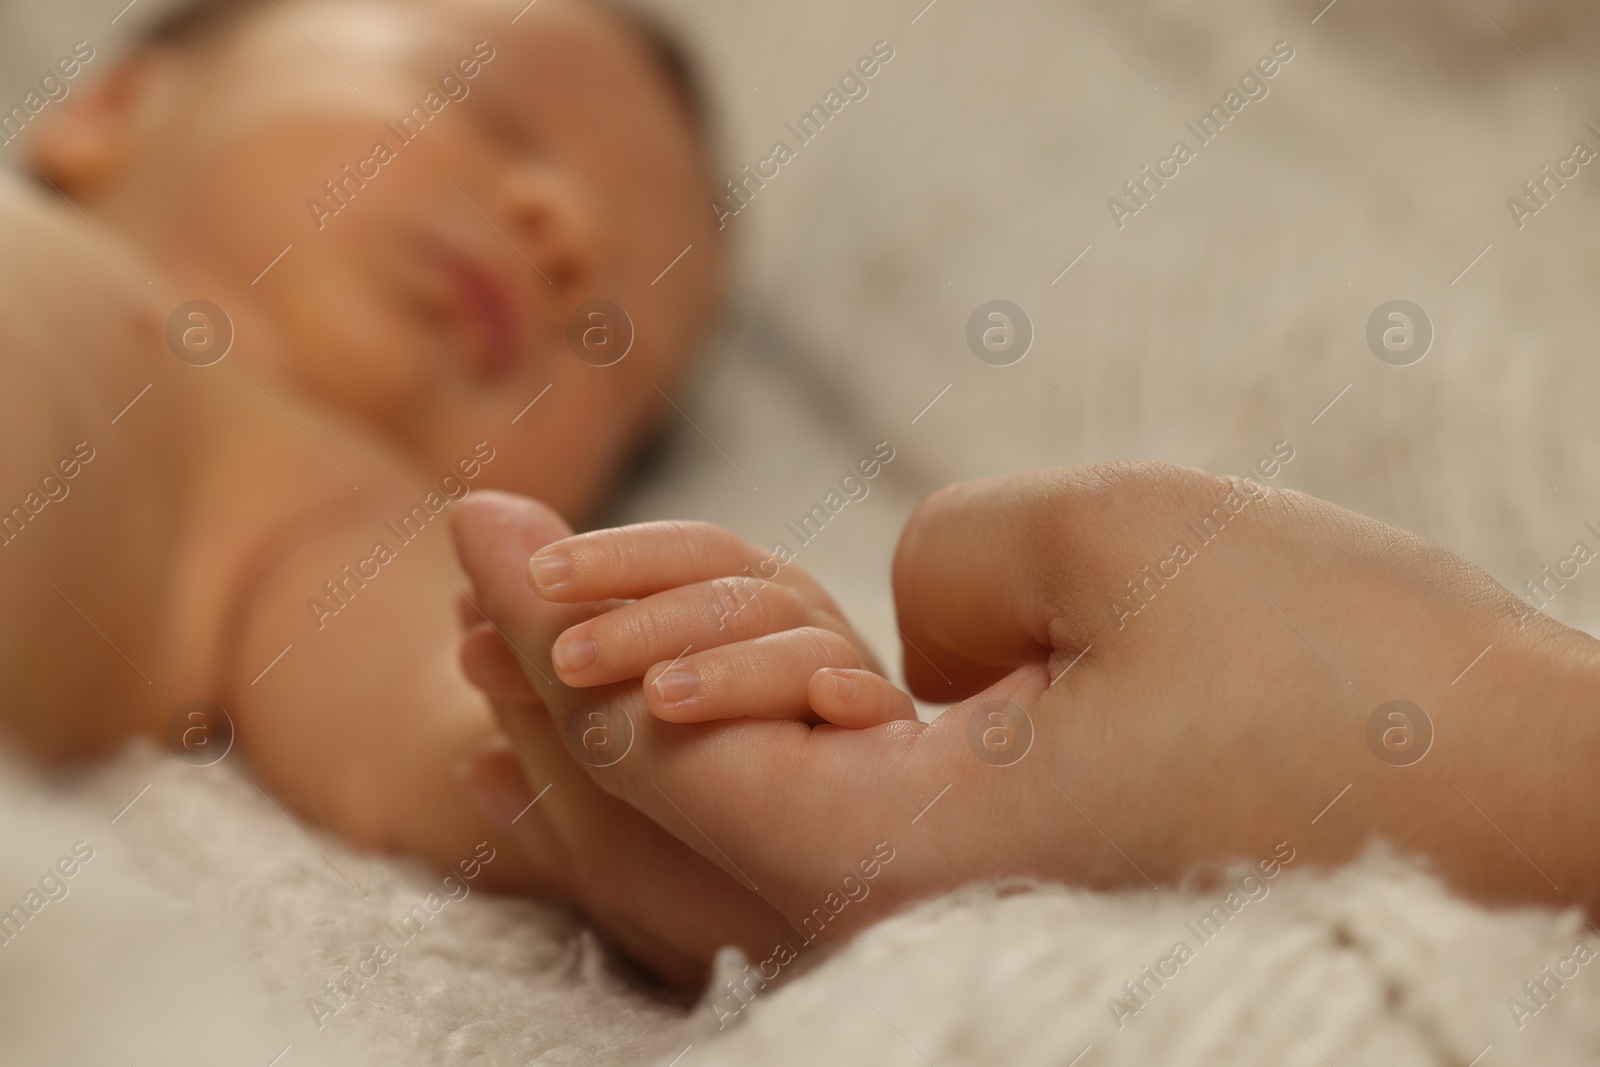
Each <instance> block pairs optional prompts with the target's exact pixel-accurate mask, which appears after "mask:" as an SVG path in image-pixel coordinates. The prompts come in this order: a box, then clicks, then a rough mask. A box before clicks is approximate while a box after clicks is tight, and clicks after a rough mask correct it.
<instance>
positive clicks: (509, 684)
mask: <svg viewBox="0 0 1600 1067" xmlns="http://www.w3.org/2000/svg"><path fill="white" fill-rule="evenodd" d="M461 669H462V671H463V672H464V673H465V674H466V676H467V681H469V682H471V683H472V684H473V685H474V686H476V687H477V688H478V689H480V690H482V691H483V693H484V695H485V696H487V697H488V698H489V699H490V700H491V701H493V702H495V703H499V704H538V703H539V702H540V701H539V692H538V690H536V689H534V687H533V683H532V682H530V681H528V676H527V674H526V673H524V671H523V667H522V664H521V662H520V661H518V659H517V654H516V653H515V652H513V651H512V650H511V646H510V645H508V644H506V642H505V638H503V637H501V636H500V634H499V633H498V632H496V630H495V628H494V626H493V625H491V624H490V623H488V622H480V623H476V624H474V625H473V626H471V627H469V628H468V630H467V632H466V633H465V634H463V635H462V637H461Z"/></svg>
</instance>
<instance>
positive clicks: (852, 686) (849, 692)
mask: <svg viewBox="0 0 1600 1067" xmlns="http://www.w3.org/2000/svg"><path fill="white" fill-rule="evenodd" d="M827 673H828V677H829V678H832V679H833V698H834V699H835V700H837V701H839V702H840V703H842V704H848V703H850V702H851V701H853V700H855V699H856V698H857V697H859V696H860V695H861V683H860V682H857V681H856V680H855V679H854V678H851V677H850V676H849V675H845V674H836V673H834V672H833V671H828V672H827Z"/></svg>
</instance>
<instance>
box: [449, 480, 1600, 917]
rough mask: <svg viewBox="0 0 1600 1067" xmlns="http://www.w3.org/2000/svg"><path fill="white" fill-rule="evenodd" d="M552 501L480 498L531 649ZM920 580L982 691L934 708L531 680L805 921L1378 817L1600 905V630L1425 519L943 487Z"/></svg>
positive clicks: (480, 550)
mask: <svg viewBox="0 0 1600 1067" xmlns="http://www.w3.org/2000/svg"><path fill="white" fill-rule="evenodd" d="M539 514H540V513H539V511H538V509H537V506H536V505H531V504H528V503H526V502H518V501H514V500H510V499H508V498H504V497H498V498H493V497H487V496H484V497H481V498H480V497H474V498H473V500H471V501H468V503H467V504H466V506H464V507H463V509H462V514H461V516H460V519H459V520H458V522H459V529H460V530H461V533H462V536H461V538H460V542H461V543H460V547H461V550H462V554H463V558H464V561H465V563H466V566H467V569H468V571H469V573H471V574H472V575H473V578H474V582H475V584H476V586H477V588H478V590H479V593H480V595H481V597H482V600H481V601H480V606H482V607H483V609H484V610H485V611H486V612H487V613H488V614H489V616H490V618H492V619H494V621H495V623H496V624H497V625H498V626H499V627H500V629H501V630H502V631H503V632H504V634H506V635H507V637H508V638H509V639H510V640H511V641H513V642H515V643H516V644H517V645H518V647H520V648H523V649H524V650H532V649H539V650H545V649H548V647H549V644H550V642H551V641H553V639H554V637H555V636H556V635H557V634H558V633H560V632H561V630H562V629H564V628H565V627H566V626H567V625H570V621H571V617H570V615H569V614H567V613H568V612H570V611H571V610H572V609H570V608H557V607H555V606H553V605H549V604H546V603H543V602H542V601H540V600H539V599H538V598H537V597H536V596H534V595H532V593H531V590H530V589H529V587H528V583H527V581H526V579H525V578H524V577H523V576H521V575H511V574H510V573H509V567H508V565H504V564H502V565H501V566H499V567H498V569H497V568H496V567H495V566H494V565H493V561H492V559H491V557H492V547H491V545H490V542H492V541H493V540H494V539H495V536H496V535H495V534H493V532H492V531H493V530H494V529H496V528H498V529H499V530H501V531H502V532H503V531H505V530H510V529H516V528H518V527H519V526H526V525H528V524H534V523H537V522H539V521H541V520H540V518H539ZM895 588H896V599H897V604H898V609H899V615H900V619H901V625H902V627H903V628H904V636H905V639H906V649H905V655H906V661H907V674H908V677H909V679H910V681H911V683H912V686H913V688H914V689H915V691H916V692H917V693H918V694H919V695H921V696H923V697H925V698H929V699H935V698H943V699H948V700H950V701H952V702H956V701H959V703H955V704H954V706H953V707H952V708H951V709H950V710H949V711H947V712H946V713H944V714H943V715H941V716H940V717H939V718H938V719H936V720H935V721H934V722H932V723H927V724H923V723H916V722H906V721H899V722H892V723H887V724H884V725H881V726H876V727H873V728H871V729H867V730H860V731H851V730H843V729H839V728H836V727H829V726H819V727H810V726H807V725H806V724H804V723H801V722H794V721H756V720H742V721H735V722H726V723H713V724H702V725H694V726H684V725H675V724H666V723H662V722H659V721H656V720H654V719H653V718H652V717H651V716H649V715H648V714H647V713H646V712H645V710H644V707H643V702H642V699H641V698H640V695H639V693H638V687H637V686H633V687H622V688H620V689H616V690H612V691H596V690H589V691H584V692H578V691H573V690H567V689H565V688H564V687H561V686H559V684H552V683H550V682H547V681H541V680H540V679H538V678H534V679H533V682H534V685H535V688H537V689H538V690H539V692H540V695H541V697H542V698H543V700H544V704H545V705H546V707H548V709H549V711H550V714H551V715H552V716H553V717H554V720H555V722H556V723H557V725H558V728H560V729H562V731H563V733H565V734H567V735H568V736H571V733H570V731H571V724H572V723H573V722H574V721H575V718H576V717H580V716H592V715H596V714H599V715H601V716H606V717H608V718H607V719H606V721H607V722H612V723H620V722H622V720H620V719H615V718H609V717H610V716H615V715H618V714H622V715H625V716H626V722H627V723H628V725H629V727H631V730H632V746H631V749H630V750H629V752H628V755H627V756H626V757H625V758H623V759H621V760H619V761H617V762H616V763H614V764H612V765H610V766H605V767H595V766H590V767H588V768H587V770H588V773H589V774H590V775H591V776H592V778H593V779H594V780H595V781H596V782H597V783H598V784H599V785H600V786H601V787H602V788H603V789H605V790H606V791H607V792H608V793H611V794H612V795H615V796H618V797H620V798H622V799H624V800H626V801H627V802H628V804H629V805H631V806H632V807H634V808H636V809H637V810H639V811H641V812H644V813H645V814H647V815H648V816H650V817H651V818H652V819H654V820H657V821H658V822H659V823H660V824H661V825H663V826H665V827H666V828H667V829H669V830H670V831H671V832H672V833H673V834H674V835H676V836H677V837H678V838H680V839H681V840H683V841H684V842H685V843H687V844H689V845H690V846H692V847H693V848H694V849H696V850H697V851H698V852H699V853H700V854H701V855H703V856H705V857H706V858H707V859H708V860H710V861H711V862H713V863H715V864H717V865H718V866H720V867H722V868H723V869H724V870H725V871H728V872H729V873H730V874H731V875H732V876H734V877H736V878H740V879H743V880H744V881H746V883H747V884H749V885H751V886H753V887H754V889H755V891H756V892H759V893H760V895H761V896H762V897H764V898H765V899H766V900H768V901H769V902H771V903H772V904H773V906H774V907H776V908H777V909H778V910H779V911H780V912H782V913H783V914H784V915H785V916H786V917H787V918H788V919H789V920H790V923H791V924H792V925H794V926H795V927H796V928H797V929H803V930H804V931H805V932H806V934H807V935H808V936H809V935H810V934H812V933H813V932H815V931H820V930H822V929H823V928H824V927H825V928H826V930H827V931H829V932H835V931H843V930H848V929H851V928H854V927H856V926H858V925H860V924H861V923H862V922H864V921H867V920H869V919H871V918H874V917H876V915H877V914H879V913H880V912H881V911H882V910H883V909H885V908H887V907H892V906H894V905H896V904H898V903H901V902H904V901H906V900H909V899H913V898H916V897H921V896H925V895H928V894H932V893H935V892H938V891H941V890H945V889H948V888H951V887H954V886H956V885H959V884H961V883H963V882H967V881H972V880H976V879H988V878H998V877H1005V876H1032V877H1039V878H1045V879H1051V880H1059V881H1066V882H1071V883H1076V884H1085V885H1092V886H1120V885H1142V884H1144V883H1145V882H1147V881H1148V882H1150V883H1152V884H1166V883H1171V882H1174V881H1176V880H1178V879H1180V878H1182V877H1184V876H1185V875H1187V874H1189V873H1190V872H1193V871H1194V870H1196V869H1197V868H1202V867H1205V866H1208V865H1211V864H1214V863H1218V862H1221V861H1227V860H1234V859H1243V860H1250V861H1256V860H1261V859H1264V858H1267V857H1271V856H1274V855H1278V856H1280V857H1281V856H1282V855H1283V854H1284V852H1283V850H1282V849H1281V848H1280V845H1281V843H1283V842H1287V843H1288V847H1289V848H1290V849H1292V852H1293V854H1294V855H1295V856H1296V858H1297V862H1299V863H1301V864H1302V865H1303V864H1306V863H1320V862H1329V863H1331V862H1339V861H1342V860H1345V859H1347V858H1349V857H1350V856H1352V855H1353V854H1354V853H1355V852H1357V851H1358V850H1359V849H1360V848H1361V847H1362V846H1363V845H1364V844H1365V843H1366V842H1367V841H1368V840H1369V839H1370V838H1372V837H1374V836H1382V837H1385V838H1388V839H1389V840H1391V841H1393V842H1394V843H1396V844H1397V845H1398V846H1399V847H1400V848H1402V849H1404V850H1407V851H1412V852H1418V853H1423V854H1426V855H1427V856H1429V857H1431V859H1432V860H1433V861H1434V862H1435V863H1436V864H1437V866H1438V867H1439V868H1440V869H1441V870H1442V871H1443V872H1444V873H1445V874H1446V875H1447V876H1449V877H1450V878H1452V879H1453V880H1454V881H1455V882H1456V883H1457V884H1458V885H1459V886H1461V887H1462V888H1464V889H1467V890H1469V891H1472V892H1475V893H1478V894H1480V895H1483V896H1485V897H1489V898H1494V899H1501V900H1521V901H1545V902H1578V903H1582V904H1584V905H1587V906H1590V907H1593V906H1594V905H1595V903H1596V902H1597V901H1600V877H1597V873H1596V861H1595V858H1594V857H1595V853H1594V849H1593V848H1592V842H1593V841H1594V840H1596V839H1597V831H1600V803H1597V800H1600V797H1597V795H1596V794H1597V789H1596V787H1595V785H1594V778H1593V774H1592V767H1593V766H1594V763H1595V759H1596V756H1597V755H1600V724H1597V723H1596V721H1595V719H1594V717H1593V716H1592V715H1590V714H1589V710H1590V709H1591V708H1592V707H1593V695H1592V694H1593V693H1594V692H1595V691H1596V681H1597V674H1600V667H1597V658H1596V646H1595V643H1594V642H1593V641H1592V640H1591V639H1589V638H1588V637H1586V636H1584V635H1582V634H1579V633H1577V632H1575V631H1572V630H1568V629H1566V628H1564V627H1561V626H1559V625H1557V624H1555V623H1553V622H1551V621H1549V620H1548V619H1545V618H1544V617H1542V616H1538V615H1533V616H1531V617H1530V616H1528V615H1527V613H1525V612H1524V611H1522V610H1519V609H1520V605H1519V604H1518V602H1517V601H1516V600H1515V599H1514V598H1513V597H1511V596H1510V595H1509V594H1508V593H1507V592H1506V591H1505V590H1504V589H1502V588H1500V587H1499V586H1497V585H1495V584H1494V583H1493V582H1492V581H1491V580H1490V579H1489V578H1488V577H1487V576H1486V575H1484V574H1483V573H1482V572H1481V571H1478V570H1476V569H1475V568H1473V567H1471V566H1469V565H1468V564H1466V563H1464V562H1463V561H1461V560H1460V559H1458V558H1456V557H1454V556H1452V555H1450V554H1449V553H1447V552H1445V551H1443V550H1442V549H1439V548H1437V547H1436V546H1433V545H1430V544H1428V543H1426V542H1424V541H1422V540H1420V539H1419V538H1416V537H1413V536H1410V535H1408V534H1404V533H1402V532H1399V531H1396V530H1394V529H1392V528H1389V527H1387V526H1384V525H1383V524H1381V523H1378V522H1375V521H1373V520H1370V519H1367V518H1364V517H1362V516H1359V515H1356V514H1353V513H1351V512H1348V511H1345V510H1343V509H1340V508H1337V507H1335V506H1333V505H1330V504H1327V503H1325V502H1322V501H1318V500H1315V499H1313V498H1310V497H1306V496H1303V495H1301V494H1297V493H1290V492H1277V491H1267V490H1252V489H1250V487H1248V486H1246V485H1244V484H1243V483H1240V482H1237V481H1231V480H1226V479H1220V478H1213V477H1210V476H1207V475H1203V474H1199V473H1197V472H1193V471H1186V470H1181V469H1177V468H1171V467H1164V466H1156V465H1135V466H1131V467H1130V466H1128V465H1118V466H1103V467H1091V468H1080V469H1073V470H1065V471H1044V472H1032V473H1026V474H1018V475H1013V476H1008V477H1003V478H995V479H989V480H985V481H981V482H975V483H969V484H966V485H959V486H954V487H951V488H949V489H946V490H943V491H941V492H940V493H937V494H935V495H934V496H933V497H931V498H930V499H929V500H928V501H926V502H924V504H923V505H922V506H921V507H920V508H919V509H918V510H917V512H916V513H915V514H914V515H913V517H912V519H911V521H910V522H909V523H908V525H907V528H906V531H905V534H904V535H903V537H902V540H901V545H900V548H899V551H898V553H897V558H896V563H895ZM530 677H531V675H530ZM551 677H552V678H553V675H551ZM1393 700H1405V701H1408V702H1410V705H1412V706H1414V707H1409V706H1387V707H1386V705H1388V704H1389V702H1390V701H1393ZM1395 714H1399V715H1400V717H1399V718H1395V717H1393V716H1394V715H1395ZM1425 738H1426V739H1427V740H1426V742H1425V741H1424V739H1425ZM1408 742H1409V743H1408ZM1419 753H1422V755H1420V756H1419V755H1418V754H1419ZM885 855H890V856H892V857H893V858H892V859H891V860H889V861H888V862H884V861H883V859H882V857H883V856H885ZM869 871H870V873H871V877H870V878H869V877H868V876H867V875H868V872H869Z"/></svg>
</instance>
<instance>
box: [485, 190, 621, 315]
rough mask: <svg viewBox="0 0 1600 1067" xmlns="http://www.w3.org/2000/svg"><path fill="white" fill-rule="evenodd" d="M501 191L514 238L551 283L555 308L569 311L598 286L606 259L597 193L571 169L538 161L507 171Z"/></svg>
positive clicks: (549, 283)
mask: <svg viewBox="0 0 1600 1067" xmlns="http://www.w3.org/2000/svg"><path fill="white" fill-rule="evenodd" d="M499 195H500V196H501V197H502V198H503V204H504V208H505V212H506V217H507V218H509V219H510V220H511V225H512V228H513V229H512V234H511V236H512V238H513V239H514V240H515V241H516V244H517V247H518V248H520V249H521V250H522V253H523V255H525V256H527V257H528V259H529V260H531V261H532V262H533V264H534V266H535V267H537V268H538V270H539V273H540V275H541V276H543V278H544V280H545V282H546V283H547V284H548V285H549V286H550V287H551V289H552V292H551V293H550V295H551V296H552V297H554V302H553V306H554V307H555V308H556V309H558V310H559V312H560V313H561V314H563V315H564V314H565V313H566V311H567V310H568V309H570V307H571V306H572V305H573V304H574V303H575V302H576V301H577V300H578V299H579V297H578V295H577V294H587V291H588V290H589V289H590V288H592V286H593V285H594V281H595V277H596V274H597V272H598V270H599V267H600V263H601V260H602V258H603V249H602V247H601V244H602V242H603V240H604V237H603V235H602V229H601V226H600V217H599V214H598V212H597V210H596V207H597V205H596V203H595V200H594V197H593V196H592V195H591V194H590V193H589V192H588V191H587V190H586V189H585V188H584V187H583V186H582V185H581V184H579V183H578V182H577V181H576V180H575V177H574V175H573V173H572V172H571V171H570V170H568V169H566V168H564V167H561V166H558V165H556V164H554V163H551V162H548V161H542V160H535V159H529V160H524V161H523V162H521V163H519V164H517V165H516V166H514V167H511V168H509V169H507V170H506V171H505V174H504V176H503V177H502V178H501V181H500V188H499ZM563 321H564V320H563ZM556 325H557V326H559V325H560V324H559V323H557V324H556Z"/></svg>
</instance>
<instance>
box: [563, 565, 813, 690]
mask: <svg viewBox="0 0 1600 1067" xmlns="http://www.w3.org/2000/svg"><path fill="white" fill-rule="evenodd" d="M814 617H815V612H812V611H810V610H808V609H807V608H806V607H805V606H804V605H802V604H801V603H800V602H799V601H798V600H797V599H796V598H795V595H794V593H793V592H792V591H790V590H789V589H787V588H786V587H784V586H781V585H777V584H776V583H773V582H763V581H760V580H759V579H756V578H746V577H743V576H738V577H733V578H717V579H714V580H713V581H709V582H699V583H697V584H695V585H689V586H684V587H682V588H678V589H669V590H667V591H666V592H664V593H657V594H655V595H654V596H650V597H646V598H645V599H643V600H636V601H634V602H633V603H631V604H624V605H622V606H621V607H618V608H615V609H613V610H611V611H608V612H606V613H605V614H604V615H600V616H598V617H596V618H593V619H588V620H586V621H584V622H581V623H579V624H577V625H576V626H573V627H572V628H571V629H569V630H567V631H566V632H564V633H563V634H562V635H561V636H560V637H558V638H557V639H556V642H555V644H554V645H553V646H552V647H551V649H550V657H551V661H552V662H553V663H554V664H555V668H556V673H557V674H558V675H559V676H560V678H561V680H562V681H563V682H565V683H567V684H568V685H572V686H582V687H588V686H595V685H607V684H610V683H611V682H620V681H625V680H626V679H629V678H638V677H639V676H640V675H642V674H644V672H645V671H646V670H647V669H649V668H650V667H651V666H652V665H654V664H657V663H660V662H662V661H663V660H670V659H676V658H678V657H681V656H684V655H686V654H687V653H689V652H704V651H707V650H709V649H713V648H719V647H721V646H723V645H728V644H733V643H735V642H738V641H748V640H751V639H752V638H756V637H762V636H765V635H766V634H770V633H777V632H779V631H782V630H792V629H794V628H796V627H799V626H802V625H804V624H805V623H807V622H809V621H811V620H812V619H813V618H814Z"/></svg>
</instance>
